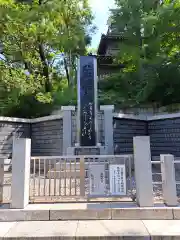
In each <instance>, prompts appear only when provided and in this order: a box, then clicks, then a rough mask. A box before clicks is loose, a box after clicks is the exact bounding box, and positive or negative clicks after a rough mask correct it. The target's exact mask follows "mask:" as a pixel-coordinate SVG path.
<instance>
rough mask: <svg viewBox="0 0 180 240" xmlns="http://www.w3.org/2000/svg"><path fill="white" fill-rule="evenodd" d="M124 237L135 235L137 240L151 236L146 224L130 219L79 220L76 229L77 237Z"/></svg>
mask: <svg viewBox="0 0 180 240" xmlns="http://www.w3.org/2000/svg"><path fill="white" fill-rule="evenodd" d="M98 237H99V238H102V237H104V238H103V239H113V238H114V239H117V237H118V239H120V238H119V237H121V238H122V239H124V237H129V238H130V237H133V238H134V239H136V240H139V239H142V238H143V239H144V237H147V239H148V237H149V233H148V232H147V230H146V228H145V226H144V224H143V223H142V222H141V221H138V220H137V221H136V220H132V221H131V220H130V221H128V220H127V221H123V220H114V221H112V220H110V221H108V220H99V221H79V224H78V228H77V231H76V239H84V238H87V239H95V238H97V239H99V238H98Z"/></svg>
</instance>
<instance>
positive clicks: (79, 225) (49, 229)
mask: <svg viewBox="0 0 180 240" xmlns="http://www.w3.org/2000/svg"><path fill="white" fill-rule="evenodd" d="M179 226H180V220H96V221H34V222H29V221H28V222H26V221H25V222H1V223H0V239H6V240H7V239H59V240H60V239H79V240H80V239H94V240H97V239H106V240H107V239H116V240H117V239H120V240H124V239H128V240H130V239H135V240H142V239H145V240H150V239H153V240H165V239H166V240H167V239H168V240H175V239H176V240H179V239H180V228H179Z"/></svg>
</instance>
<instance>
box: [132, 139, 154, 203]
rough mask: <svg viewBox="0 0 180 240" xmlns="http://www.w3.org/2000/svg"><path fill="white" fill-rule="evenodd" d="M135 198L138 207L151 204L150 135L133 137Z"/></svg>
mask: <svg viewBox="0 0 180 240" xmlns="http://www.w3.org/2000/svg"><path fill="white" fill-rule="evenodd" d="M133 147H134V165H135V180H136V199H137V203H138V205H139V206H140V207H152V206H153V184H152V166H151V151H150V137H149V136H139V137H133Z"/></svg>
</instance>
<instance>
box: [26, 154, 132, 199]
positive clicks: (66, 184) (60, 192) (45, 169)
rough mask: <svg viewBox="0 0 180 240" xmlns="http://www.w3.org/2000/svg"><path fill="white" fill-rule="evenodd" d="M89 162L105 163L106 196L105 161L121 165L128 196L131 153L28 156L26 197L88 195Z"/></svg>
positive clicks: (130, 185) (42, 197)
mask: <svg viewBox="0 0 180 240" xmlns="http://www.w3.org/2000/svg"><path fill="white" fill-rule="evenodd" d="M92 163H98V164H105V182H106V190H107V191H106V195H105V196H104V195H103V197H109V196H110V192H109V188H110V182H109V181H110V180H109V170H108V169H109V168H108V167H109V164H120V163H121V164H125V166H126V175H127V195H128V196H131V194H132V191H133V185H132V171H133V162H132V155H112V156H111V155H104V156H103V155H95V156H93V155H88V156H45V157H43V156H38V157H31V179H30V200H35V199H39V198H41V199H44V198H46V199H47V198H49V197H50V198H51V199H56V200H58V199H59V200H62V199H66V198H68V199H69V198H71V199H74V198H75V199H85V198H86V197H87V198H88V196H89V193H90V186H89V167H90V165H91V164H92ZM99 197H102V196H101V195H100V196H99Z"/></svg>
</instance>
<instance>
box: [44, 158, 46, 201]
mask: <svg viewBox="0 0 180 240" xmlns="http://www.w3.org/2000/svg"><path fill="white" fill-rule="evenodd" d="M45 195H46V160H45V159H44V196H45Z"/></svg>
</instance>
